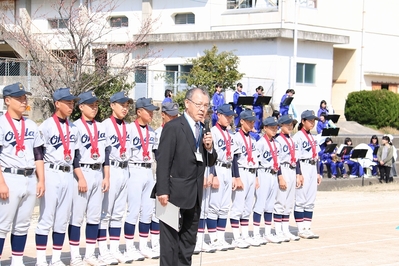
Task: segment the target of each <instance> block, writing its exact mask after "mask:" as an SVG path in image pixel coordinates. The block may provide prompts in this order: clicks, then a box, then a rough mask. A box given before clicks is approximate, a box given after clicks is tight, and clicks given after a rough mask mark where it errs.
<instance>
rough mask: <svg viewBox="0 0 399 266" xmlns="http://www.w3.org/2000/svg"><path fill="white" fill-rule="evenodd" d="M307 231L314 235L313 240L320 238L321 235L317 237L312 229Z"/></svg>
mask: <svg viewBox="0 0 399 266" xmlns="http://www.w3.org/2000/svg"><path fill="white" fill-rule="evenodd" d="M307 231H308V232H309V234H311V235H312V238H314V239H318V238H319V235H316V234H315V233H313V232H312V231H310V229H308V230H307Z"/></svg>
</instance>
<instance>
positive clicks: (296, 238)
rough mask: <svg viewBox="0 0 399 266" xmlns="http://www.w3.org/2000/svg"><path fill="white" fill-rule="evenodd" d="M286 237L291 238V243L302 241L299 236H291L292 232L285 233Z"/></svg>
mask: <svg viewBox="0 0 399 266" xmlns="http://www.w3.org/2000/svg"><path fill="white" fill-rule="evenodd" d="M284 235H285V236H286V237H287V238H289V239H290V240H291V241H298V240H299V239H300V237H299V236H296V235H293V234H291V232H288V233H284Z"/></svg>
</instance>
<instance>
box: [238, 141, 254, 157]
mask: <svg viewBox="0 0 399 266" xmlns="http://www.w3.org/2000/svg"><path fill="white" fill-rule="evenodd" d="M255 150H256V149H255V144H254V143H252V151H255ZM241 153H242V154H243V155H244V156H247V148H246V147H245V146H241Z"/></svg>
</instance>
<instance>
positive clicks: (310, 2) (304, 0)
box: [299, 0, 317, 8]
mask: <svg viewBox="0 0 399 266" xmlns="http://www.w3.org/2000/svg"><path fill="white" fill-rule="evenodd" d="M299 6H301V7H309V8H316V7H317V0H299Z"/></svg>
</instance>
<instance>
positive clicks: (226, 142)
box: [207, 104, 237, 251]
mask: <svg viewBox="0 0 399 266" xmlns="http://www.w3.org/2000/svg"><path fill="white" fill-rule="evenodd" d="M234 116H237V115H236V114H235V112H234V110H233V107H232V106H231V105H230V104H223V105H221V106H219V107H218V109H217V122H216V124H215V126H213V127H212V128H211V133H212V139H213V146H214V147H215V149H216V152H217V154H218V160H217V162H216V164H215V166H214V167H215V170H216V175H215V176H214V177H213V179H212V180H209V182H210V184H211V191H210V192H211V195H210V199H209V210H208V218H207V227H208V233H209V237H210V239H211V246H212V247H214V248H216V249H217V250H223V251H224V250H228V249H234V246H232V245H230V244H229V243H227V242H226V240H225V231H226V224H227V218H228V214H229V209H230V204H231V193H232V182H233V180H232V172H231V166H232V162H233V157H234V154H233V151H234V150H235V146H234V142H233V137H234V134H233V133H232V132H231V131H229V130H228V129H227V127H228V126H229V125H230V124H231V123H232V121H233V118H234Z"/></svg>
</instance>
